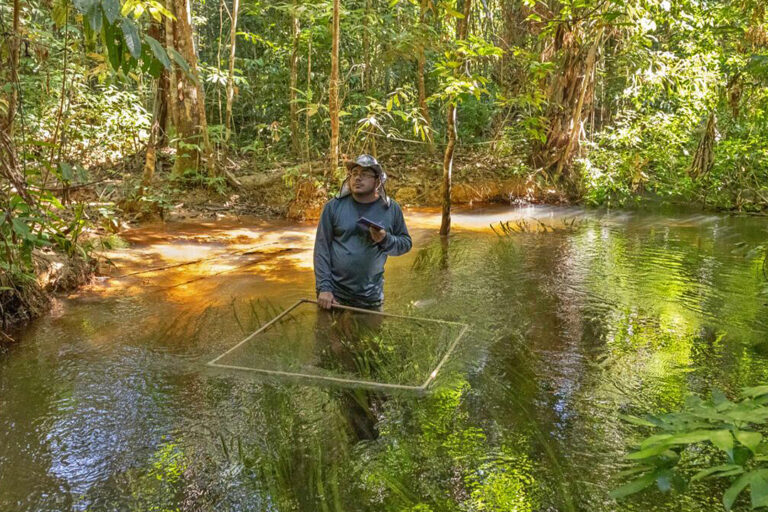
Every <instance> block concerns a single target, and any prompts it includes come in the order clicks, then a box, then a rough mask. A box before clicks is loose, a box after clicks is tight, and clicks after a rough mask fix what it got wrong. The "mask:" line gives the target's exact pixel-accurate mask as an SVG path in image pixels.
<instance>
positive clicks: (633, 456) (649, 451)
mask: <svg viewBox="0 0 768 512" xmlns="http://www.w3.org/2000/svg"><path fill="white" fill-rule="evenodd" d="M667 450H669V445H668V444H661V445H658V446H652V447H650V448H646V449H644V450H640V451H637V452H634V453H630V454H629V455H625V456H624V458H625V459H629V460H640V459H647V458H648V457H655V456H656V455H660V454H662V453H664V452H665V451H667Z"/></svg>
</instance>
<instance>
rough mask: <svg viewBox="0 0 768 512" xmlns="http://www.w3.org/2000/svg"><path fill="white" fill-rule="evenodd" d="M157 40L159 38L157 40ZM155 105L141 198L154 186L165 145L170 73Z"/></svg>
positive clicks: (163, 78)
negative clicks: (161, 152) (146, 190)
mask: <svg viewBox="0 0 768 512" xmlns="http://www.w3.org/2000/svg"><path fill="white" fill-rule="evenodd" d="M152 37H155V36H152ZM156 39H157V38H156ZM155 87H156V89H155V105H154V108H153V112H152V127H151V128H150V131H149V140H148V141H147V154H146V157H145V159H144V174H143V176H142V179H141V188H140V189H139V197H141V196H143V195H144V191H145V189H147V188H148V187H149V186H150V185H151V184H152V178H153V177H154V175H155V169H156V164H157V149H158V148H162V147H163V146H164V145H165V140H166V134H165V120H166V118H167V116H168V102H167V101H166V100H167V98H168V73H167V72H166V71H163V72H162V73H161V74H160V77H159V78H158V79H157V85H156V86H155Z"/></svg>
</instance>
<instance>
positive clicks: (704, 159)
mask: <svg viewBox="0 0 768 512" xmlns="http://www.w3.org/2000/svg"><path fill="white" fill-rule="evenodd" d="M716 137H717V116H716V115H715V113H714V112H712V113H711V114H710V115H709V118H708V119H707V126H706V128H705V129H704V133H703V134H702V136H701V140H699V145H698V146H697V147H696V153H695V154H694V155H693V162H691V167H690V168H689V169H688V175H689V176H690V177H691V178H693V179H694V180H696V179H698V178H699V177H701V176H703V175H704V174H706V173H708V172H709V171H710V169H712V164H714V163H715V138H716Z"/></svg>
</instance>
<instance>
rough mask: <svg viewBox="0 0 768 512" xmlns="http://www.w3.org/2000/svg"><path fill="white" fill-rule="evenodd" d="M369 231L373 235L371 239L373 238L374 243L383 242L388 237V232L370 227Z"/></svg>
mask: <svg viewBox="0 0 768 512" xmlns="http://www.w3.org/2000/svg"><path fill="white" fill-rule="evenodd" d="M368 231H369V232H370V233H371V238H373V241H374V242H376V243H379V242H381V241H382V240H384V238H386V236H387V232H386V231H384V230H383V229H376V228H375V227H373V226H368Z"/></svg>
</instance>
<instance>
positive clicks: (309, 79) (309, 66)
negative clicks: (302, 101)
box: [304, 31, 312, 168]
mask: <svg viewBox="0 0 768 512" xmlns="http://www.w3.org/2000/svg"><path fill="white" fill-rule="evenodd" d="M311 97H312V31H310V32H309V41H308V42H307V98H311ZM309 118H310V115H309V108H307V109H306V112H305V115H304V137H306V144H307V148H306V149H307V162H309V161H310V153H309V150H310V147H309ZM311 165H312V164H310V168H311Z"/></svg>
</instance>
